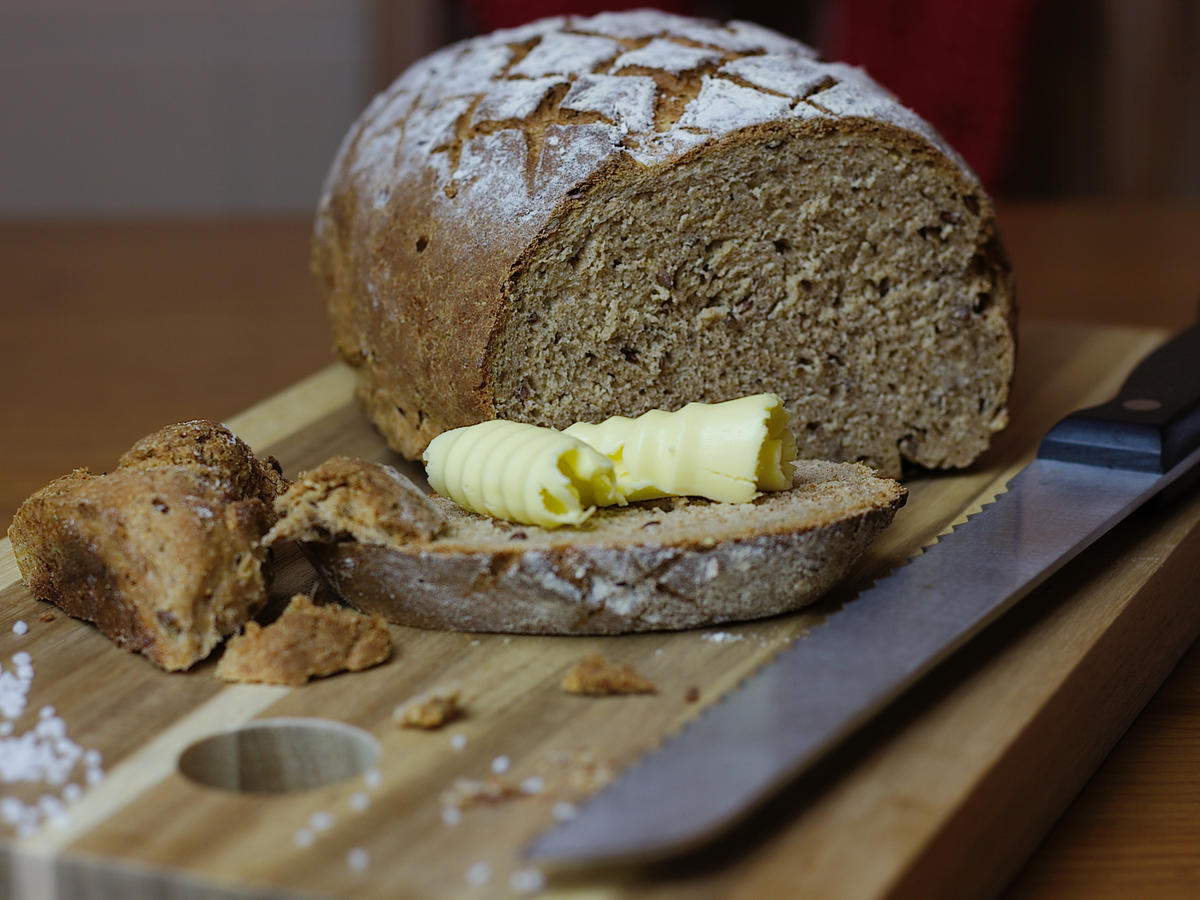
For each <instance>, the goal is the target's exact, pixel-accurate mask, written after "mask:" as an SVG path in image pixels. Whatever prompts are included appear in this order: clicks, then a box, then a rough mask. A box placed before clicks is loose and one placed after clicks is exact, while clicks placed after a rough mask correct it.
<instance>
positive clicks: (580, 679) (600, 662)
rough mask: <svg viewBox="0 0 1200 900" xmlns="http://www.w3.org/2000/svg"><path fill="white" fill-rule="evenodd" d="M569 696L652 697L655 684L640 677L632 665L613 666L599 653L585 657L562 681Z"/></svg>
mask: <svg viewBox="0 0 1200 900" xmlns="http://www.w3.org/2000/svg"><path fill="white" fill-rule="evenodd" d="M562 689H563V690H564V691H566V692H567V693H568V694H586V695H589V696H603V695H609V694H653V693H654V692H655V690H656V688H655V686H654V682H652V681H650V680H649V679H647V678H644V677H643V676H641V675H639V674H638V673H637V672H636V671H635V670H634V668H633V667H632V666H630V665H627V664H625V663H614V662H610V661H609V660H607V659H605V658H604V657H603V656H601V655H600V654H598V653H593V654H590V655H588V656H585V657H584V658H583V659H581V660H580V661H579V662H578V663H576V664H575V667H574V668H572V669H571V670H570V671H569V672H567V674H566V675H565V676H563V680H562Z"/></svg>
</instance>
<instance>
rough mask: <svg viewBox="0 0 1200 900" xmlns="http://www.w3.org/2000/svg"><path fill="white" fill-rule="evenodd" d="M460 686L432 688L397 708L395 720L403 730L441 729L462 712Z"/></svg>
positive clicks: (449, 685)
mask: <svg viewBox="0 0 1200 900" xmlns="http://www.w3.org/2000/svg"><path fill="white" fill-rule="evenodd" d="M459 696H460V688H459V685H458V684H448V685H444V686H441V687H435V688H432V689H430V690H428V691H426V692H424V693H423V694H418V695H417V696H415V697H413V698H411V699H410V700H409V701H408V702H406V703H403V704H401V705H400V706H398V707H396V712H395V716H394V718H395V720H396V724H398V725H399V726H400V727H402V728H424V729H425V730H427V731H432V730H434V729H437V728H441V727H442V726H443V725H445V724H446V723H447V722H449V721H450V720H451V719H455V718H457V717H458V716H459V714H460V713H461V712H462V707H461V706H460V705H459Z"/></svg>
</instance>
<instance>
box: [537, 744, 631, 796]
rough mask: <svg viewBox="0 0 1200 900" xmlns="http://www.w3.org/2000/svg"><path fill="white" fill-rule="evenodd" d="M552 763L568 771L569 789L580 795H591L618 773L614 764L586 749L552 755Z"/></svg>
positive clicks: (567, 782) (567, 783)
mask: <svg viewBox="0 0 1200 900" xmlns="http://www.w3.org/2000/svg"><path fill="white" fill-rule="evenodd" d="M550 758H551V761H552V762H555V763H557V764H558V765H559V766H561V767H562V768H564V769H565V770H566V779H565V780H566V785H567V787H568V788H569V789H570V790H572V791H575V792H577V793H580V794H590V793H592V792H593V791H596V790H599V789H600V788H602V787H604V785H606V784H608V783H609V782H610V781H612V780H613V777H614V776H615V775H616V771H615V769H614V768H613V765H612V763H610V762H608V761H607V760H603V759H598V758H597V757H596V755H595V754H594V753H593V752H592V751H591V750H589V749H587V748H585V747H581V748H578V749H576V750H573V751H572V752H570V753H561V752H556V753H553V754H551V757H550Z"/></svg>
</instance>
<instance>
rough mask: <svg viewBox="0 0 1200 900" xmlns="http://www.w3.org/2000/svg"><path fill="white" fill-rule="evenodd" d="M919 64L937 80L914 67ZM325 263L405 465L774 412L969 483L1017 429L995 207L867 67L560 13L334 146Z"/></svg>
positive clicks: (833, 452)
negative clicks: (568, 432) (963, 469)
mask: <svg viewBox="0 0 1200 900" xmlns="http://www.w3.org/2000/svg"><path fill="white" fill-rule="evenodd" d="M931 64H933V63H931ZM313 248H314V253H313V264H314V268H315V271H316V273H317V274H318V276H319V278H320V281H321V283H322V285H323V288H324V291H325V293H326V296H327V298H328V304H329V310H330V313H331V317H332V322H333V326H334V331H335V336H336V341H337V346H338V348H339V350H340V352H341V355H342V356H343V357H344V358H345V359H346V360H347V361H348V362H349V363H350V364H351V365H353V366H355V367H356V368H357V370H358V372H359V374H360V376H361V387H360V393H361V396H362V399H363V400H364V402H365V405H366V408H367V409H368V411H369V413H370V415H371V416H372V418H373V419H374V421H375V422H376V423H377V425H378V426H379V428H380V429H381V430H382V432H383V433H384V435H385V436H386V437H387V439H388V441H389V443H390V444H391V445H392V446H393V447H394V448H396V449H397V450H399V451H400V452H401V453H402V454H404V455H405V456H406V457H408V458H410V459H411V458H415V457H416V456H417V455H418V454H420V452H421V451H422V450H423V448H424V447H425V446H426V444H428V442H429V441H430V440H431V439H432V438H433V437H434V436H436V435H437V434H439V433H441V432H442V431H444V430H446V429H449V428H453V427H457V426H461V425H468V424H472V423H474V422H478V421H482V420H485V419H489V418H496V417H498V418H506V419H513V420H517V421H524V422H532V423H534V424H542V425H551V426H554V427H558V428H564V427H566V426H568V425H570V424H571V423H573V422H577V421H599V420H601V419H604V418H606V417H607V416H609V415H612V414H624V415H637V414H639V413H642V412H644V411H646V410H649V409H653V408H665V409H674V408H677V407H678V406H680V405H681V404H683V403H685V402H687V401H691V400H703V401H716V400H726V399H730V398H734V397H739V396H743V395H747V394H754V393H758V392H760V391H774V392H776V393H778V394H780V395H781V396H782V397H783V399H784V401H785V405H786V407H787V409H788V411H789V413H790V414H791V417H792V421H794V422H796V423H797V426H798V434H797V439H798V442H799V445H800V454H801V455H802V456H807V457H814V458H831V459H850V460H853V459H863V460H866V461H868V462H870V463H871V464H873V465H875V466H876V467H878V468H879V469H880V470H881V471H882V472H884V473H885V474H890V475H896V474H898V473H899V472H900V469H901V463H902V460H909V461H912V462H914V463H917V464H920V465H923V466H931V467H942V466H962V465H966V464H968V463H970V462H971V461H972V460H974V459H975V458H976V456H977V455H978V454H979V453H980V452H982V450H983V449H984V448H985V447H986V445H987V443H988V440H989V438H990V436H991V435H992V434H993V433H994V432H995V431H996V430H998V429H999V428H1001V427H1003V425H1004V424H1005V422H1006V420H1007V411H1006V401H1007V396H1008V387H1009V382H1010V378H1011V375H1012V369H1013V315H1014V307H1013V286H1012V279H1011V274H1010V270H1009V266H1008V263H1007V261H1006V258H1005V254H1004V251H1003V248H1002V246H1001V243H1000V239H999V236H998V232H997V226H996V219H995V215H994V213H993V210H992V206H991V203H990V202H989V200H988V198H987V196H986V195H985V193H984V191H983V189H982V187H981V185H980V184H979V182H978V180H977V179H976V178H975V176H974V175H973V174H972V173H971V171H970V170H969V169H968V168H967V166H966V165H965V164H964V163H963V162H962V160H961V159H960V158H959V157H958V156H957V155H956V154H955V153H954V152H953V150H951V149H950V148H949V147H947V146H946V145H945V143H944V142H943V141H942V140H941V138H940V137H939V136H938V135H937V134H936V133H935V132H934V130H933V129H932V128H931V127H930V126H929V125H928V124H927V123H925V122H924V121H922V120H921V119H920V118H918V117H917V116H916V115H915V114H914V113H912V112H911V111H909V110H907V109H905V108H904V107H903V106H901V105H900V104H899V103H897V102H896V101H895V99H894V98H893V97H891V96H890V95H889V94H887V93H886V92H885V91H884V90H883V89H881V88H880V87H879V86H878V85H876V84H875V83H874V82H872V81H871V80H870V79H869V78H868V77H867V76H866V75H865V74H864V73H863V72H862V71H861V70H858V69H854V68H851V67H848V66H845V65H841V64H838V63H825V62H822V61H819V60H818V59H816V57H815V54H814V51H812V50H811V49H810V48H808V47H806V46H804V45H802V44H799V43H797V42H795V41H793V40H790V39H788V38H786V37H783V36H782V35H779V34H776V33H774V32H771V31H768V30H766V29H763V28H760V27H757V26H754V25H750V24H748V23H744V22H730V23H727V24H719V23H715V22H707V21H699V20H695V19H688V18H681V17H678V16H671V15H666V14H662V13H657V12H651V11H641V12H631V13H614V14H603V15H599V16H595V17H592V18H577V17H568V18H557V19H548V20H544V21H541V22H537V23H534V24H532V25H529V26H527V27H523V28H520V29H517V30H511V31H502V32H496V33H494V34H491V35H486V36H483V37H478V38H474V39H471V40H468V41H464V42H461V43H458V44H455V45H453V46H450V47H447V48H445V49H443V50H440V51H438V52H437V53H434V54H433V55H431V56H429V57H427V58H425V59H423V60H421V61H420V62H418V63H416V64H415V65H414V66H412V67H411V68H410V69H409V70H408V71H407V72H405V73H404V74H403V75H402V76H401V77H400V78H399V79H398V80H397V81H396V82H395V83H394V84H393V85H392V86H391V87H389V88H388V89H387V90H386V91H384V92H383V93H382V94H380V95H379V96H378V97H376V98H375V100H374V101H373V102H372V103H371V104H370V106H369V107H368V108H367V110H366V111H365V112H364V113H363V115H362V116H361V118H360V119H359V120H358V122H357V124H356V125H355V126H354V127H353V128H352V130H351V131H350V133H349V134H348V135H347V137H346V140H345V141H344V143H343V145H342V148H341V150H340V151H339V153H338V155H337V158H336V160H335V161H334V163H333V167H332V170H331V172H330V174H329V178H328V181H327V183H326V186H325V189H324V192H323V196H322V198H321V201H320V206H319V211H318V215H317V220H316V229H315V235H314V243H313Z"/></svg>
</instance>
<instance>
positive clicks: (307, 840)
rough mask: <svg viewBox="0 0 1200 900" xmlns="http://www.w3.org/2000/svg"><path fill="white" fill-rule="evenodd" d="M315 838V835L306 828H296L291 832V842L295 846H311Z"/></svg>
mask: <svg viewBox="0 0 1200 900" xmlns="http://www.w3.org/2000/svg"><path fill="white" fill-rule="evenodd" d="M316 840H317V836H316V835H315V834H313V833H312V831H310V830H309V829H307V828H297V829H296V831H295V832H294V833H293V834H292V843H294V844H295V845H296V846H297V847H311V846H312V845H313V844H314V843H315V842H316Z"/></svg>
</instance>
